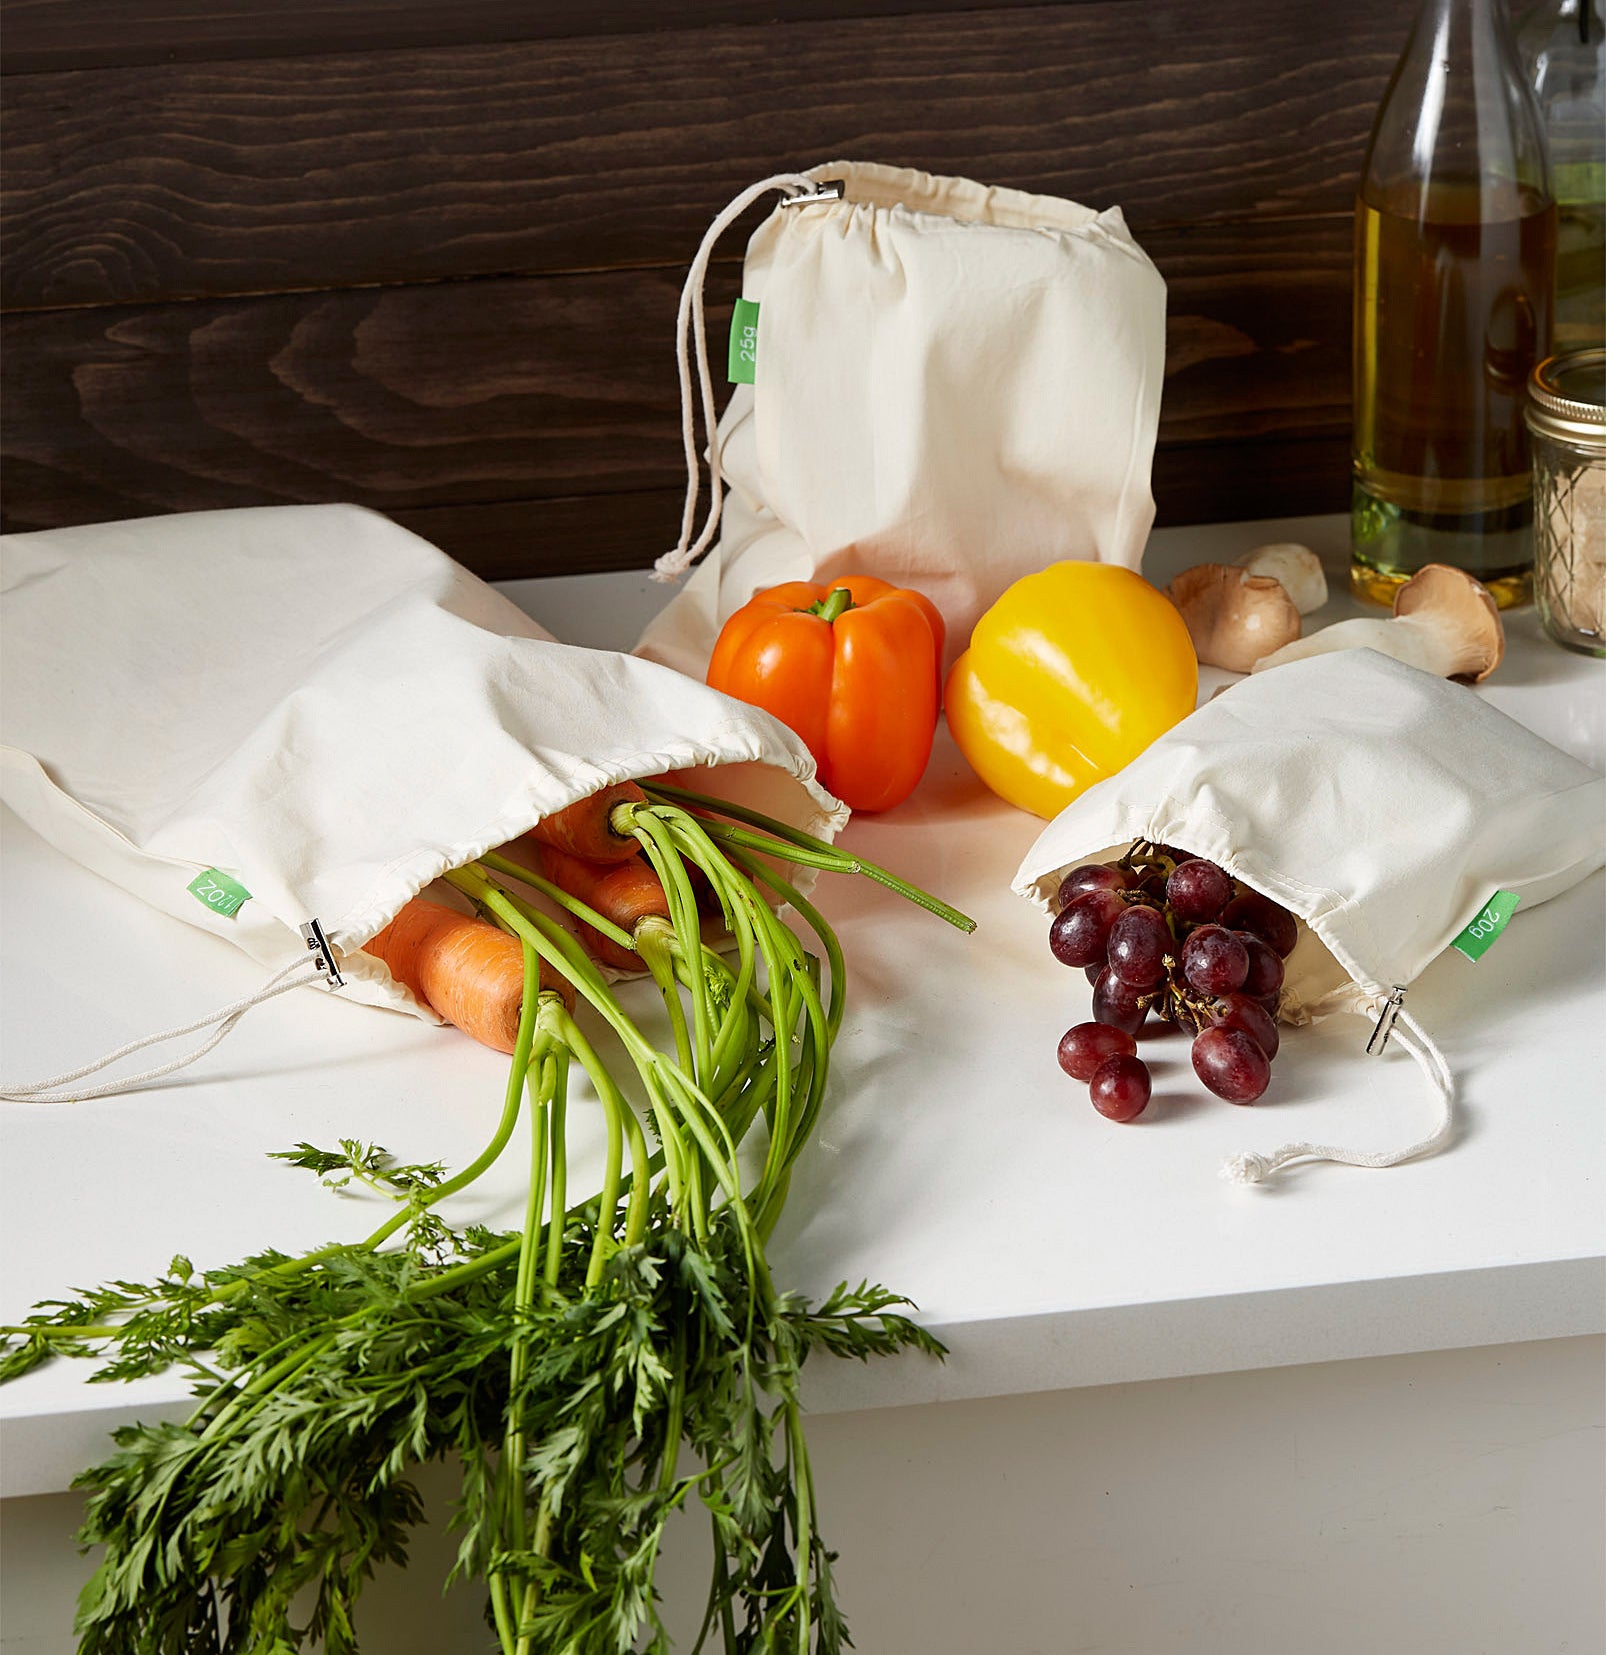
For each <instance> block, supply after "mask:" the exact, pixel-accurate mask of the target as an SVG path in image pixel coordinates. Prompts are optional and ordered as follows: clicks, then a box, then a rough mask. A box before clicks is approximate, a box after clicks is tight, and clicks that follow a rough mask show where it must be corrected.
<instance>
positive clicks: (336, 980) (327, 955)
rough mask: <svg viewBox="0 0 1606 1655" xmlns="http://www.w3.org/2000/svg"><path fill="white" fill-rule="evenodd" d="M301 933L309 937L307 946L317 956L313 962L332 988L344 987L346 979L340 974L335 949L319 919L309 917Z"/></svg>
mask: <svg viewBox="0 0 1606 1655" xmlns="http://www.w3.org/2000/svg"><path fill="white" fill-rule="evenodd" d="M301 934H302V936H304V937H305V938H306V939H307V947H308V948H310V949H311V950H312V952H313V953H314V954H315V955H316V956H317V958H316V960H314V962H313V963H314V964H315V965H316V966H317V968H318V970H319V971H320V972H322V973H323V974H324V975H325V976H326V977H327V978H328V979H329V986H330V988H344V987H345V986H346V979H345V978H344V977H342V976H341V975H340V967H339V966H337V965H336V964H335V951H334V949H332V948H331V947H330V946H329V939H328V938H327V937H326V936H325V935H324V934H323V927H322V926H321V925H320V924H319V923H318V922H317V920H315V919H309V920H308V921H307V923H306V924H305V925H303V926H302V927H301Z"/></svg>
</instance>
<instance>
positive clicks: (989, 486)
mask: <svg viewBox="0 0 1606 1655" xmlns="http://www.w3.org/2000/svg"><path fill="white" fill-rule="evenodd" d="M837 184H839V185H840V187H841V197H840V199H832V198H830V197H829V195H828V194H827V193H826V192H828V191H829V190H830V189H831V188H832V187H833V186H835V185H837ZM776 189H780V190H782V191H784V192H786V195H787V197H788V199H787V200H783V202H782V203H781V204H780V205H779V206H777V207H776V208H775V210H774V211H773V212H772V213H771V214H770V216H769V217H768V218H767V219H766V220H765V221H764V223H763V224H761V225H760V226H759V228H758V230H757V231H756V232H755V233H754V235H753V237H752V240H751V241H750V242H749V244H748V249H747V260H746V264H745V266H744V268H743V273H742V298H743V306H742V307H741V308H740V309H739V311H738V315H737V318H736V323H735V332H736V340H735V345H734V347H733V349H732V352H731V364H730V365H731V367H732V368H733V369H734V370H735V372H736V373H737V374H739V375H740V374H747V375H750V382H746V383H738V384H737V386H736V389H735V390H734V392H733V393H732V395H731V398H730V402H729V404H728V405H727V407H726V409H725V412H724V416H723V418H722V419H720V421H719V425H718V430H717V432H716V433H715V434H714V436H713V440H712V441H711V442H710V444H709V455H708V458H709V467H710V479H711V484H712V489H713V505H712V508H711V510H710V514H709V517H708V520H707V522H706V523H705V525H704V527H703V529H702V531H701V533H700V534H698V535H697V536H696V538H695V539H694V538H693V530H694V527H695V511H696V506H697V498H698V490H697V454H696V447H695V439H694V434H693V420H692V411H693V410H692V400H691V373H690V358H691V356H692V355H693V354H695V356H696V359H697V365H698V380H699V385H698V391H699V396H700V399H701V411H702V416H703V419H704V421H705V426H706V427H708V428H712V427H713V424H714V402H713V390H712V384H711V376H710V370H709V362H708V351H707V344H706V339H705V337H704V326H703V316H702V282H703V276H704V274H705V272H706V270H707V266H708V260H709V257H710V255H711V253H712V250H713V245H714V242H715V241H716V240H717V238H718V236H719V234H720V233H721V232H722V231H723V229H724V228H725V227H726V226H727V225H728V224H729V223H730V222H731V221H733V220H734V218H735V217H736V216H737V215H738V214H739V212H740V211H741V210H742V209H744V208H745V207H746V206H748V205H749V204H750V203H751V202H752V201H754V200H756V199H758V198H760V197H761V196H762V195H764V194H765V193H767V192H769V191H773V190H776ZM752 307H756V315H755V314H754V311H753V308H752ZM744 346H745V353H744V349H743V347H744ZM1164 357H1165V285H1164V283H1163V282H1162V280H1161V279H1160V276H1159V274H1158V273H1157V272H1156V270H1155V268H1154V266H1153V265H1152V264H1151V263H1150V262H1149V260H1148V258H1147V257H1146V256H1145V254H1144V253H1143V251H1142V249H1141V248H1140V247H1139V246H1138V244H1137V243H1136V242H1135V241H1134V240H1133V239H1132V236H1131V233H1130V232H1129V231H1128V230H1127V227H1126V223H1125V221H1124V220H1123V218H1122V216H1121V213H1120V211H1119V209H1117V208H1110V209H1108V210H1106V211H1104V212H1094V211H1093V210H1092V209H1091V208H1088V207H1082V206H1078V205H1077V204H1076V203H1074V202H1070V201H1061V200H1056V199H1055V198H1053V197H1051V196H1041V195H1027V194H1024V193H1022V192H1021V191H1018V190H1007V189H994V188H988V187H986V186H984V185H981V184H977V183H973V182H972V181H971V180H969V179H965V178H938V177H933V176H932V175H930V174H929V173H923V172H911V171H906V170H903V169H900V168H896V167H887V166H877V165H871V164H867V163H863V162H856V161H833V162H829V163H827V164H825V165H823V166H818V167H814V168H812V169H811V170H809V171H808V172H805V173H795V174H781V175H778V176H777V177H775V178H771V179H766V180H765V181H764V182H763V183H761V184H757V185H755V186H753V188H752V189H750V190H747V191H745V192H743V194H742V195H740V196H738V197H737V199H736V200H735V201H734V202H733V203H732V204H731V207H730V208H728V209H727V210H726V211H725V212H724V213H722V214H721V215H720V216H719V218H717V219H716V220H715V221H714V224H713V226H712V227H711V229H710V231H709V234H708V236H707V237H705V239H704V242H703V245H702V247H701V248H700V249H699V252H698V254H697V257H696V259H694V261H693V263H692V267H691V272H690V275H689V276H688V279H687V283H686V292H685V294H684V295H683V298H682V303H681V312H680V365H681V396H682V412H683V425H684V431H683V435H684V439H685V446H686V459H687V472H688V478H689V480H690V481H689V486H688V493H687V502H686V512H685V517H684V520H683V523H682V534H681V541H680V545H679V547H678V548H677V549H676V550H675V551H674V552H671V553H669V554H667V555H666V556H665V557H663V558H661V559H660V560H659V564H658V569H659V572H660V574H661V575H664V576H666V577H673V576H674V575H677V574H678V573H679V572H680V571H681V570H683V569H685V568H687V567H688V566H689V565H690V563H691V562H692V561H693V559H695V558H696V557H697V556H698V555H699V554H700V553H701V552H702V551H703V549H704V548H705V547H706V546H707V545H708V543H709V541H710V539H711V538H712V536H713V535H714V533H715V531H716V529H718V531H719V536H720V537H719V542H718V544H717V545H716V546H714V548H713V550H712V551H711V552H710V553H709V554H708V556H707V557H706V558H705V560H704V562H703V563H702V565H701V566H700V567H699V568H698V570H697V571H696V573H695V574H694V575H693V576H692V577H691V579H690V580H689V581H688V582H687V585H686V588H685V590H684V592H683V593H681V594H680V595H679V596H678V597H677V598H676V600H675V601H674V602H673V603H671V604H670V605H669V607H668V608H667V609H666V610H665V612H664V613H663V615H662V616H661V617H659V618H658V619H657V620H656V621H655V622H654V623H653V625H652V626H651V627H650V628H649V629H648V631H647V633H646V634H645V636H644V637H643V639H642V642H641V644H640V646H639V649H640V652H641V653H642V654H644V655H647V656H649V657H650V658H652V659H654V660H659V661H664V662H667V663H669V664H670V665H673V666H676V667H679V668H680V669H681V670H682V671H685V672H688V673H692V674H694V675H696V676H699V677H700V676H701V675H702V672H703V670H704V668H705V667H706V665H707V662H708V657H709V654H710V652H711V650H712V648H713V644H714V640H715V639H716V637H717V636H718V634H719V628H720V626H721V625H722V624H723V623H724V621H725V620H726V619H727V618H728V617H729V616H730V614H731V613H732V612H733V611H734V610H735V609H737V608H739V607H740V606H741V605H742V604H743V603H745V602H746V601H747V599H748V598H749V597H751V596H752V595H753V593H754V592H756V591H758V590H760V589H762V588H764V587H767V586H772V585H774V584H776V583H778V582H780V581H789V580H811V581H812V580H820V581H824V580H829V579H831V578H832V577H833V576H835V575H840V574H850V573H864V574H872V575H877V576H880V577H881V578H883V579H885V580H890V581H892V582H893V583H894V584H895V585H900V586H912V587H915V588H916V589H917V590H919V591H921V592H924V593H925V594H926V596H927V597H929V598H931V599H932V600H933V602H935V603H936V605H937V607H938V608H939V609H940V610H941V611H942V613H943V616H944V618H945V619H946V621H947V623H948V636H949V641H950V645H949V647H950V654H951V655H952V654H957V652H958V651H959V650H960V649H962V648H963V647H964V642H965V639H966V638H968V637H969V636H970V629H971V627H972V626H973V625H974V623H975V622H976V620H977V618H978V617H979V616H980V615H981V613H982V611H983V610H984V609H985V608H986V607H987V606H988V605H989V604H990V603H991V602H992V601H993V599H994V598H996V597H997V596H998V594H999V593H1000V592H1002V591H1003V589H1004V588H1005V587H1006V586H1008V585H1010V584H1011V583H1012V582H1013V581H1015V580H1016V579H1018V578H1019V577H1020V576H1021V575H1024V574H1027V573H1028V572H1030V571H1031V570H1034V569H1040V568H1042V567H1043V566H1044V565H1046V564H1049V563H1053V562H1056V561H1059V560H1061V559H1066V558H1083V559H1103V560H1105V561H1107V562H1114V563H1120V564H1124V565H1125V566H1126V567H1128V568H1132V569H1136V568H1137V567H1138V564H1139V561H1140V559H1141V557H1142V554H1143V547H1144V542H1145V540H1146V539H1147V536H1148V531H1149V525H1150V523H1151V522H1152V520H1153V517H1154V502H1153V499H1152V498H1151V496H1150V493H1149V467H1150V461H1151V459H1152V457H1153V453H1154V439H1155V429H1156V425H1157V423H1158V418H1159V406H1160V387H1161V379H1162V375H1163V370H1164ZM744 358H745V359H744ZM722 365H723V364H722ZM721 512H723V519H722V520H721Z"/></svg>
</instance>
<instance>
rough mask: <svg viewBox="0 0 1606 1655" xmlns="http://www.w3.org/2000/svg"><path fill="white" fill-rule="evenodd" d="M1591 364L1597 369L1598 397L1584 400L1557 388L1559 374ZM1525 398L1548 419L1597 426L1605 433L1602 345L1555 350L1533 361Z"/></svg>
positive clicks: (1605, 366) (1605, 350) (1604, 351)
mask: <svg viewBox="0 0 1606 1655" xmlns="http://www.w3.org/2000/svg"><path fill="white" fill-rule="evenodd" d="M1591 367H1592V368H1595V369H1597V370H1598V375H1599V379H1598V383H1599V385H1600V388H1601V396H1600V400H1599V401H1591V402H1586V401H1584V400H1582V399H1581V398H1579V397H1577V396H1567V395H1565V394H1564V393H1563V391H1562V389H1561V380H1562V378H1563V376H1564V375H1568V376H1570V375H1571V374H1572V373H1574V372H1575V371H1577V370H1578V369H1581V368H1591ZM1568 389H1569V390H1571V389H1572V387H1571V386H1569V387H1568ZM1528 399H1529V401H1530V402H1531V403H1532V404H1533V407H1534V409H1535V410H1536V411H1539V412H1542V413H1544V414H1548V415H1550V416H1551V418H1552V419H1559V420H1564V421H1567V422H1568V423H1570V424H1572V423H1578V424H1583V425H1585V426H1587V427H1599V428H1600V430H1601V431H1602V433H1603V434H1606V345H1589V346H1586V347H1585V348H1584V349H1582V350H1572V351H1559V352H1557V354H1556V355H1554V356H1547V357H1546V358H1545V359H1544V361H1542V362H1538V363H1536V364H1535V365H1534V370H1533V372H1532V373H1531V374H1530V375H1529V376H1528Z"/></svg>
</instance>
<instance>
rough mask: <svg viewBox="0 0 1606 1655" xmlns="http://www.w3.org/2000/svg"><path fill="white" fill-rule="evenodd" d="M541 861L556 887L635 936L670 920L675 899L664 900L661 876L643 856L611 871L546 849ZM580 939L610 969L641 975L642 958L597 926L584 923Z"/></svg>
mask: <svg viewBox="0 0 1606 1655" xmlns="http://www.w3.org/2000/svg"><path fill="white" fill-rule="evenodd" d="M541 861H542V864H543V866H544V867H545V869H546V876H547V878H548V879H550V880H551V881H552V883H553V884H554V885H561V886H562V887H563V889H564V890H566V891H567V892H568V893H569V895H570V896H573V897H578V898H579V899H580V901H582V902H583V903H585V904H586V905H587V906H588V907H591V908H595V909H596V911H597V912H598V913H599V914H601V915H602V917H603V918H604V919H607V920H612V921H613V923H614V924H615V925H617V926H618V927H619V929H620V930H621V931H626V932H628V933H629V934H630V935H631V936H634V935H635V934H636V932H637V930H638V929H639V928H640V927H641V926H642V925H643V924H644V923H645V922H646V921H647V920H650V919H659V920H667V919H668V918H669V899H668V898H667V897H666V896H665V895H664V888H663V886H662V884H660V883H659V879H658V875H657V874H656V873H654V872H653V870H652V869H651V868H650V867H649V866H648V865H647V863H646V861H645V860H644V859H643V858H642V857H640V856H635V857H632V858H631V859H630V861H628V862H616V863H615V864H614V865H613V866H612V867H608V866H605V865H603V864H600V863H597V862H588V861H585V860H584V859H582V858H581V857H578V856H567V855H565V854H564V853H563V852H562V851H561V850H555V849H553V848H552V847H551V846H550V845H548V846H544V847H543V848H542V851H541ZM580 937H581V940H582V941H583V942H584V943H585V945H586V947H587V948H589V949H590V950H591V952H592V953H593V954H594V955H595V956H596V957H597V958H598V959H599V960H601V961H602V963H603V964H604V965H609V966H612V967H613V968H614V970H615V971H639V970H640V969H641V959H640V956H639V955H637V954H636V953H635V952H634V951H633V950H631V949H628V948H621V947H620V946H619V944H618V943H616V942H614V941H613V940H612V938H610V937H605V936H603V935H602V934H601V932H599V931H598V930H597V929H596V927H595V926H591V925H587V924H586V923H585V922H584V921H581V922H580Z"/></svg>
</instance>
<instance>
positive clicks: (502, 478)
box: [0, 218, 1350, 527]
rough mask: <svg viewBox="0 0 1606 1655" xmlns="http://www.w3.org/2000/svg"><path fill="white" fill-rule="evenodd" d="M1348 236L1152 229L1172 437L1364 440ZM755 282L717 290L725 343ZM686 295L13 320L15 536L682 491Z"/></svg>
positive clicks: (1165, 416) (124, 312) (1225, 228)
mask: <svg viewBox="0 0 1606 1655" xmlns="http://www.w3.org/2000/svg"><path fill="white" fill-rule="evenodd" d="M1349 235H1350V230H1349V221H1348V219H1347V218H1346V219H1331V218H1318V219H1310V220H1295V221H1284V222H1282V223H1279V224H1276V225H1254V224H1251V225H1203V226H1197V227H1194V228H1191V229H1181V230H1173V231H1166V232H1158V233H1157V234H1156V236H1155V238H1153V243H1152V251H1153V254H1154V256H1155V257H1156V260H1157V262H1158V263H1159V264H1160V267H1161V269H1162V270H1163V271H1164V272H1165V274H1166V275H1167V278H1168V282H1169V334H1168V337H1169V352H1168V363H1167V380H1166V388H1165V394H1164V399H1163V403H1162V413H1161V430H1160V440H1161V444H1162V446H1163V447H1165V448H1177V447H1182V446H1188V445H1201V444H1206V445H1214V446H1216V447H1217V448H1220V447H1221V445H1223V444H1225V443H1229V442H1236V443H1240V444H1242V443H1248V442H1251V441H1254V440H1258V439H1262V438H1273V437H1274V438H1277V439H1279V440H1286V439H1290V438H1293V439H1308V438H1312V437H1328V436H1333V435H1335V434H1340V433H1342V432H1343V431H1345V430H1347V426H1348V407H1349V354H1348V344H1347V337H1348V336H1347V305H1348V279H1349V278H1348V269H1349V245H1350V243H1349ZM1246 272H1248V273H1249V274H1246ZM735 279H736V277H735V271H734V270H733V269H727V270H723V271H720V272H718V273H717V280H716V282H715V283H714V284H713V288H712V290H711V293H710V298H711V300H712V301H713V303H712V308H711V312H710V332H711V336H712V338H713V339H714V340H715V341H716V344H717V342H718V341H720V340H722V339H723V338H724V335H725V329H726V326H727V322H728V314H729V303H730V301H731V300H732V299H733V298H734V295H735ZM678 295H679V280H678V274H677V273H676V272H672V271H664V270H634V271H628V270H627V271H613V272H598V273H593V274H588V275H574V276H550V277H504V278H492V279H488V280H485V281H481V282H475V283H471V284H466V283H458V282H450V283H434V284H430V285H427V286H420V287H405V288H400V287H398V288H369V289H356V290H343V291H339V292H333V293H319V294H291V295H282V296H276V297H264V298H251V299H228V300H209V301H204V302H197V303H188V304H174V305H160V306H140V307H126V308H106V309H92V310H61V311H43V312H23V313H18V314H15V315H12V316H9V317H7V318H5V320H4V348H5V352H6V356H7V360H8V361H9V362H10V363H11V364H12V371H11V373H10V375H9V377H8V393H9V394H8V396H7V398H6V402H5V406H4V409H3V423H0V446H3V450H4V454H5V457H6V466H5V477H4V483H5V487H4V497H5V504H6V517H7V521H8V522H9V523H10V524H11V525H12V526H14V527H22V526H46V525H49V524H54V523H59V522H62V521H73V520H84V517H83V516H82V515H80V514H85V513H87V514H88V515H89V516H91V517H105V516H118V515H131V514H138V513H140V512H146V511H157V510H165V511H179V510H199V509H208V508H213V507H220V506H231V505H254V504H262V503H269V502H296V501H313V500H328V499H348V500H356V501H358V502H360V503H362V504H366V505H371V506H375V507H378V508H380V509H382V510H387V511H399V510H409V509H417V508H420V507H423V506H426V505H467V504H475V503H478V504H485V503H493V502H497V501H503V500H517V501H528V500H531V499H539V498H542V497H552V498H559V497H570V496H590V495H598V494H607V493H612V492H640V491H642V490H652V489H662V488H671V489H673V488H675V487H678V486H679V485H680V484H681V483H682V481H683V463H682V457H681V446H680V424H679V403H678V396H677V390H676V384H675V375H674V361H673V356H672V353H671V348H670V346H671V341H672V339H673V329H674V315H675V307H676V302H677V299H678ZM1045 371H1046V369H1045ZM722 395H723V393H722ZM1254 481H1255V479H1254V478H1253V477H1251V476H1249V475H1247V474H1245V473H1243V472H1240V483H1241V484H1242V485H1248V484H1250V483H1252V482H1254ZM1217 492H1218V493H1220V492H1222V491H1220V490H1218V491H1217ZM1223 504H1225V502H1223ZM64 514H65V515H64ZM1228 514H1229V515H1230V508H1229V513H1228Z"/></svg>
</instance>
